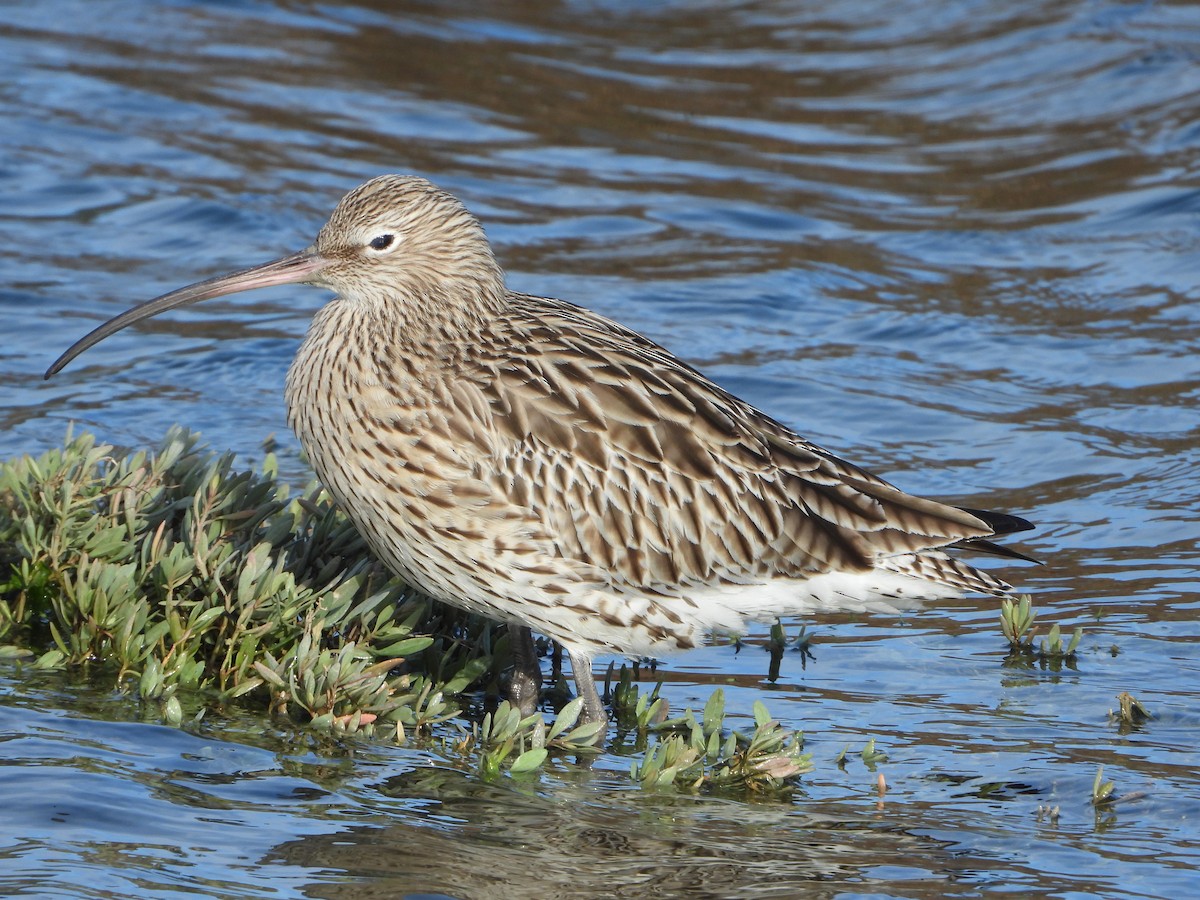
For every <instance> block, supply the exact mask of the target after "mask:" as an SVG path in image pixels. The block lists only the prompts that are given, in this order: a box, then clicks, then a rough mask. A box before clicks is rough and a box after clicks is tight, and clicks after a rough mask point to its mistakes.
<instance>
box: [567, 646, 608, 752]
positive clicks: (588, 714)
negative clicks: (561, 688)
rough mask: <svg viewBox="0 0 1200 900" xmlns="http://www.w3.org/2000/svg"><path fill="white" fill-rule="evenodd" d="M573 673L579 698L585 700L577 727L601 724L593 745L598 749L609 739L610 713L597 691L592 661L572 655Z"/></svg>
mask: <svg viewBox="0 0 1200 900" xmlns="http://www.w3.org/2000/svg"><path fill="white" fill-rule="evenodd" d="M571 671H572V672H573V673H574V675H575V687H576V689H577V690H578V691H579V697H580V699H582V700H583V709H581V710H580V711H579V720H578V722H577V723H576V727H578V726H579V725H588V724H591V723H593V722H596V723H599V726H598V727H597V729H596V737H595V738H594V739H593V741H592V743H594V744H595V745H596V746H597V747H600V746H603V744H604V742H605V741H606V740H607V739H608V713H607V712H606V711H605V709H604V702H603V701H602V700H601V699H600V693H599V692H598V691H597V690H596V680H595V679H594V678H593V677H592V661H591V659H589V658H586V657H583V656H581V655H578V654H575V653H571Z"/></svg>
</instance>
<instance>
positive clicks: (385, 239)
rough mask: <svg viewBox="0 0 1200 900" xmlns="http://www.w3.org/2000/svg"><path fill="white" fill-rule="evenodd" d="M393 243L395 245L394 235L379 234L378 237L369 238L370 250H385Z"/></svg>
mask: <svg viewBox="0 0 1200 900" xmlns="http://www.w3.org/2000/svg"><path fill="white" fill-rule="evenodd" d="M394 243H396V236H395V235H394V234H381V235H379V236H378V237H373V238H371V244H370V247H371V249H372V250H386V249H387V248H388V247H390V246H392V244H394Z"/></svg>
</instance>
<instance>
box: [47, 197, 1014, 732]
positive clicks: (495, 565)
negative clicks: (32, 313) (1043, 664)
mask: <svg viewBox="0 0 1200 900" xmlns="http://www.w3.org/2000/svg"><path fill="white" fill-rule="evenodd" d="M294 282H305V283H309V284H315V285H320V286H322V287H326V288H329V289H331V290H333V291H335V292H336V294H337V296H336V297H335V298H334V299H333V300H331V301H330V302H329V303H328V304H326V305H325V306H324V307H323V308H322V309H321V310H320V311H319V312H318V313H317V315H316V317H315V319H314V320H313V323H312V326H311V328H310V329H309V332H308V336H307V337H306V338H305V340H304V343H303V344H302V346H301V347H300V350H299V352H298V353H297V355H296V359H295V361H294V362H293V363H292V366H291V369H290V371H289V372H288V379H287V404H288V415H289V420H290V422H291V425H292V427H293V428H294V429H295V430H296V433H297V435H299V437H300V441H301V443H302V444H303V445H304V448H305V450H306V451H307V452H308V455H309V458H310V459H311V460H312V463H313V465H314V467H315V468H316V470H317V474H318V475H319V476H320V478H321V480H322V482H323V483H324V484H325V486H326V487H327V488H328V490H329V491H330V493H331V494H332V495H333V496H334V497H335V498H336V499H337V501H338V503H339V504H341V506H342V508H343V509H344V510H345V511H346V513H347V514H348V515H349V516H350V517H351V519H353V520H354V522H355V523H356V524H357V526H358V528H359V530H360V531H361V532H362V534H363V535H364V537H365V538H366V539H367V541H368V542H369V543H370V545H371V547H372V548H373V550H374V551H375V553H376V554H378V556H379V558H380V559H381V560H383V561H384V562H385V563H386V564H387V565H388V566H389V567H391V568H392V569H393V570H395V571H396V572H397V573H398V574H399V575H401V576H402V577H404V578H405V579H407V580H408V581H409V582H410V583H411V584H412V585H414V586H415V587H417V588H419V589H421V590H423V591H425V592H427V593H429V594H430V595H431V596H433V597H436V598H438V599H441V600H444V601H446V602H448V603H452V604H455V605H458V606H461V607H465V608H466V609H469V610H472V611H474V612H478V613H481V614H483V615H485V616H489V617H492V618H495V619H500V620H503V621H506V622H509V623H512V624H514V625H516V626H519V627H518V629H517V636H518V642H517V643H518V653H517V658H518V673H517V677H516V678H515V679H514V689H513V693H514V697H515V699H517V700H518V701H519V703H520V705H521V706H522V707H523V708H525V709H529V708H531V707H532V704H533V700H534V699H535V695H536V684H537V677H536V661H535V660H533V659H532V656H531V654H530V648H529V632H528V628H534V629H537V630H538V631H540V632H543V633H545V634H546V635H548V636H549V637H552V638H554V639H555V640H557V641H558V642H559V643H561V644H562V645H563V646H564V647H565V648H566V649H567V651H568V652H569V653H570V656H571V662H572V668H573V670H574V672H575V676H576V680H577V684H578V686H579V693H580V696H582V697H583V698H584V700H585V708H586V715H587V717H588V718H591V719H602V718H603V716H604V711H603V707H602V705H601V703H600V699H599V697H598V695H597V693H596V689H595V685H594V684H593V683H592V678H591V659H592V656H593V655H594V654H596V653H598V652H614V653H619V654H625V655H630V656H654V655H659V654H662V653H665V652H669V651H672V650H678V649H684V648H688V647H693V646H695V645H696V644H697V643H699V642H700V641H701V640H702V639H703V637H704V635H705V633H707V632H709V631H711V630H713V629H729V630H736V629H738V628H740V627H741V626H742V625H743V623H744V621H745V620H747V619H764V618H765V619H770V618H773V617H775V616H777V615H782V614H785V613H794V612H801V611H805V610H812V609H817V608H829V609H847V608H851V609H853V608H864V607H872V606H878V605H882V606H889V607H894V606H900V605H904V604H907V603H909V602H912V601H916V600H920V599H928V598H932V597H941V596H949V595H956V594H958V593H960V592H963V591H973V592H981V593H986V594H995V595H1000V594H1004V593H1007V592H1009V591H1010V590H1011V589H1010V587H1009V586H1008V585H1007V584H1005V583H1004V582H1003V581H1000V580H999V579H998V578H995V577H994V576H992V575H989V574H987V573H986V572H982V571H979V570H977V569H974V568H972V567H971V566H969V565H966V564H964V563H962V562H959V561H958V560H956V559H954V558H952V557H951V556H949V555H948V554H947V553H946V552H945V548H948V547H952V546H955V545H964V544H965V545H968V546H969V545H971V544H972V543H974V544H975V545H976V546H977V547H978V548H979V549H984V550H990V551H992V552H1001V553H1005V552H1007V554H1008V555H1012V556H1017V557H1020V554H1016V553H1014V552H1012V551H1004V549H1003V548H1000V547H998V546H997V545H995V544H993V543H991V542H990V541H989V540H987V539H988V538H990V537H993V536H995V535H1000V534H1005V533H1009V532H1012V531H1019V530H1023V529H1025V528H1029V527H1031V526H1030V525H1029V523H1027V522H1025V521H1024V520H1023V519H1019V518H1017V517H1015V516H1007V515H1004V514H996V513H986V512H981V511H977V510H966V509H959V508H956V507H953V506H947V505H945V504H942V503H937V502H935V501H932V500H925V499H922V498H919V497H913V496H911V495H909V494H905V493H903V492H902V491H900V490H898V489H896V488H894V487H892V486H891V485H889V484H888V483H887V482H885V481H883V480H881V479H879V478H877V477H875V476H874V475H871V474H869V473H868V472H865V471H863V470H862V469H859V468H858V467H856V466H853V465H851V464H850V463H847V462H845V461H843V460H841V459H839V458H838V457H836V456H834V455H833V454H831V453H829V452H828V451H825V450H822V449H821V448H820V447H817V446H815V445H813V444H811V443H809V442H808V441H805V440H804V439H803V438H801V437H800V436H798V435H797V434H796V433H795V432H793V431H792V430H791V429H789V428H787V427H786V426H784V425H781V424H780V423H778V422H776V421H775V420H774V419H772V418H770V417H769V416H767V415H765V414H764V413H762V412H760V411H758V410H757V409H755V408H754V407H752V406H750V405H749V404H748V403H746V402H744V401H742V400H739V399H738V398H737V397H734V396H733V395H731V394H730V393H728V392H727V391H725V390H723V389H722V388H720V387H719V386H717V385H716V384H714V383H713V382H711V381H709V380H708V379H707V378H705V377H704V376H703V375H701V374H700V373H699V372H697V371H696V370H695V369H693V368H691V367H690V366H688V365H687V364H686V363H684V362H682V361H680V360H679V359H678V358H676V357H675V356H673V355H672V354H671V353H670V352H669V351H667V350H665V349H663V348H662V347H660V346H659V345H658V344H656V343H654V342H653V341H651V340H649V339H647V338H645V337H642V336H641V335H639V334H637V333H636V332H633V331H630V330H629V329H627V328H625V327H623V326H621V325H619V324H617V323H615V322H612V321H610V320H608V319H606V318H604V317H603V316H600V315H597V314H596V313H594V312H591V311H590V310H587V309H584V308H582V307H578V306H574V305H572V304H570V303H566V302H563V301H561V300H553V299H548V298H544V297H533V296H530V295H527V294H519V293H514V292H511V291H509V290H508V289H507V288H506V286H505V283H504V275H503V272H502V271H501V269H500V267H499V266H498V265H497V263H496V261H495V258H494V257H493V255H492V250H491V247H490V245H489V244H488V241H487V239H486V238H485V236H484V233H483V229H482V228H481V227H480V225H479V223H478V222H477V221H476V220H475V219H474V217H472V216H471V215H470V213H468V212H467V211H466V209H464V208H463V206H462V204H460V203H459V202H458V200H456V199H455V198H454V197H452V196H451V195H449V194H447V193H445V192H443V191H441V190H439V189H438V188H436V187H434V186H433V185H432V184H430V183H429V182H427V181H425V180H423V179H420V178H413V177H403V176H399V175H385V176H381V177H379V178H375V179H373V180H371V181H369V182H367V183H366V184H364V185H362V186H360V187H358V188H356V189H355V190H353V191H351V192H350V193H349V194H347V195H346V197H345V198H343V199H342V201H341V203H339V204H338V206H337V208H336V209H335V210H334V212H333V215H332V216H331V217H330V220H329V222H328V223H327V224H326V225H325V226H324V227H323V228H322V229H321V231H320V233H319V234H318V236H317V240H316V242H315V243H314V244H313V245H312V246H311V247H309V248H308V249H306V250H304V251H302V252H300V253H298V254H295V255H293V256H290V257H285V258H284V259H281V260H278V261H276V262H274V263H268V264H266V265H265V266H260V267H256V268H253V269H247V270H244V271H241V272H237V273H234V274H232V275H227V276H222V277H219V278H214V279H210V280H208V281H204V282H200V283H199V284H196V285H193V286H191V287H186V288H182V289H181V290H178V291H175V292H172V293H170V294H167V295H165V296H163V297H160V298H157V299H155V300H152V301H150V302H148V303H146V304H143V305H142V306H139V307H135V308H134V309H132V310H129V311H127V312H125V313H122V314H121V315H119V316H117V317H116V318H114V319H112V320H111V321H109V322H107V323H106V324H104V325H102V326H100V327H99V328H97V329H96V330H95V331H93V332H92V333H91V334H89V335H88V336H86V337H84V338H83V339H81V340H80V341H79V342H77V343H76V344H75V345H74V346H72V347H71V348H70V349H69V350H67V352H66V353H64V354H63V355H62V357H60V358H59V360H58V361H57V362H55V364H54V365H53V366H51V368H50V370H49V371H48V372H47V377H49V375H52V374H54V373H55V372H57V371H58V370H59V369H61V368H62V367H63V366H64V365H66V363H67V362H69V361H70V360H71V359H73V358H74V357H75V356H77V355H78V354H79V353H81V352H83V351H84V350H85V349H87V348H88V347H90V346H91V345H93V344H95V343H96V342H97V341H99V340H102V339H103V338H104V337H106V336H107V335H109V334H112V333H113V332H115V331H117V330H119V329H121V328H124V327H125V326H126V325H129V324H131V323H133V322H135V321H138V320H140V319H143V318H146V317H147V316H151V315H155V314H157V313H159V312H162V311H164V310H167V309H171V308H174V307H176V306H181V305H183V304H186V303H192V302H196V301H199V300H203V299H206V298H210V297H216V296H221V295H224V294H229V293H233V292H236V291H242V290H248V289H250V288H255V287H263V286H266V285H270V284H284V283H294Z"/></svg>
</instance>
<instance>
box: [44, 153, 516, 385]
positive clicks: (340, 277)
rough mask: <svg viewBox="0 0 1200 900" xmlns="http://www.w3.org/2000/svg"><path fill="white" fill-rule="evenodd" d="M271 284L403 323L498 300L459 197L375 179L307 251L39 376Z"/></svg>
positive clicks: (67, 357)
mask: <svg viewBox="0 0 1200 900" xmlns="http://www.w3.org/2000/svg"><path fill="white" fill-rule="evenodd" d="M279 284H313V285H319V286H321V287H326V288H329V289H330V290H332V291H334V292H335V293H337V294H338V296H339V298H340V300H341V302H345V303H351V304H358V305H360V306H362V307H363V309H364V311H375V312H385V313H390V314H393V315H394V316H395V317H397V318H398V319H399V321H401V322H404V321H406V320H418V319H419V320H425V321H428V320H429V319H430V318H431V317H435V316H436V317H439V318H444V319H445V320H447V321H458V322H462V321H464V320H470V319H472V318H475V317H482V316H485V315H486V314H487V311H488V310H490V309H492V308H494V307H495V306H496V305H497V304H499V303H501V302H502V298H503V296H504V275H503V272H502V271H501V269H500V267H499V266H498V265H497V263H496V260H495V257H494V256H493V255H492V249H491V246H490V245H489V244H488V241H487V238H486V237H485V236H484V233H483V228H482V226H480V224H479V222H478V220H476V219H475V217H474V216H472V215H471V214H470V213H469V212H467V210H466V208H465V207H464V206H463V205H462V203H460V202H459V201H458V199H457V198H455V197H454V196H452V195H451V194H448V193H446V192H445V191H443V190H441V189H439V188H437V187H435V186H434V185H433V184H431V183H430V182H428V181H426V180H425V179H423V178H417V177H413V176H406V175H381V176H379V177H377V178H373V179H371V180H370V181H368V182H366V183H365V184H362V185H359V186H358V187H356V188H355V189H354V190H352V191H351V192H350V193H348V194H347V195H346V196H345V197H343V198H342V200H341V202H339V203H338V205H337V208H336V209H334V211H333V214H332V215H331V216H330V217H329V221H328V222H326V223H325V225H324V227H322V228H321V230H320V232H319V233H318V234H317V239H316V241H315V242H314V243H313V244H312V246H310V247H308V248H306V249H304V250H301V251H300V252H299V253H294V254H292V255H291V256H285V257H283V258H281V259H277V260H274V261H273V262H269V263H265V264H263V265H259V266H254V267H252V268H249V269H242V270H240V271H237V272H233V273H230V274H228V275H219V276H217V277H216V278H210V279H208V280H206V281H201V282H198V283H196V284H192V285H189V286H187V287H184V288H180V289H178V290H175V291H172V292H171V293H169V294H164V295H163V296H161V297H156V298H155V299H153V300H149V301H147V302H146V303H142V304H141V305H139V306H135V307H133V308H132V309H129V310H126V311H125V312H123V313H121V314H120V315H118V316H115V317H114V318H112V319H110V320H108V321H107V322H105V323H104V324H103V325H100V326H99V327H98V328H96V329H94V330H93V331H92V332H90V333H89V334H87V335H85V336H84V337H82V338H80V339H79V340H78V341H76V342H75V343H74V344H73V345H72V346H71V347H70V348H69V349H68V350H67V351H66V352H65V353H63V355H62V356H60V357H59V358H58V359H57V360H56V361H55V362H54V364H53V365H52V366H51V367H50V368H49V369H48V370H47V372H46V377H47V378H49V377H50V376H51V375H54V374H55V373H56V372H58V371H60V370H61V369H62V368H63V367H64V366H66V365H67V363H69V362H70V361H71V360H72V359H74V358H75V357H76V356H78V355H79V354H81V353H83V351H85V350H87V349H88V348H89V347H92V346H94V345H95V344H97V343H99V342H100V341H102V340H104V338H106V337H108V336H109V335H111V334H114V333H116V332H118V331H120V330H121V329H123V328H126V327H128V326H129V325H132V324H133V323H134V322H138V321H141V320H142V319H147V318H149V317H151V316H155V315H158V314H159V313H162V312H166V311H167V310H169V309H175V308H176V307H180V306H185V305H187V304H189V303H197V302H199V301H201V300H208V299H211V298H213V297H222V296H225V295H227V294H235V293H239V292H241V291H249V290H253V289H255V288H261V287H270V286H272V285H279Z"/></svg>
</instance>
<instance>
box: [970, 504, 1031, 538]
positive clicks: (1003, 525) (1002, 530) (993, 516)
mask: <svg viewBox="0 0 1200 900" xmlns="http://www.w3.org/2000/svg"><path fill="white" fill-rule="evenodd" d="M959 509H961V510H962V511H963V512H968V513H970V514H971V515H973V516H974V517H975V518H977V519H982V520H983V521H984V522H985V523H986V524H987V526H988V527H989V528H991V529H992V534H994V535H1004V534H1013V533H1014V532H1017V531H1031V530H1032V529H1033V528H1035V527H1036V526H1035V525H1034V524H1033V523H1032V522H1030V521H1029V520H1028V519H1022V518H1021V517H1020V516H1014V515H1010V514H1009V513H998V512H991V511H989V510H986V509H971V508H970V507H966V506H960V507H959Z"/></svg>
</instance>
